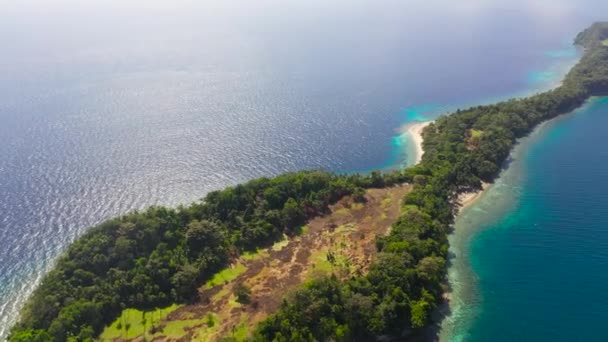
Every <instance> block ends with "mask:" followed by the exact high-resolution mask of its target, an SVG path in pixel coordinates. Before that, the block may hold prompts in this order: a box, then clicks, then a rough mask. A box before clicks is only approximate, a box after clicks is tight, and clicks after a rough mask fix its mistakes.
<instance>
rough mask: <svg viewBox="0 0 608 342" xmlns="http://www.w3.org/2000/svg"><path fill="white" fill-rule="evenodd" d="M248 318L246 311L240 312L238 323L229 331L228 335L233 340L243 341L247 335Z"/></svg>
mask: <svg viewBox="0 0 608 342" xmlns="http://www.w3.org/2000/svg"><path fill="white" fill-rule="evenodd" d="M248 319H249V315H248V314H246V313H242V314H241V317H240V322H239V325H237V326H236V327H234V328H233V329H232V331H231V333H230V337H231V338H233V339H234V340H235V341H238V342H240V341H245V340H247V337H248V336H249V327H248V326H247V320H248Z"/></svg>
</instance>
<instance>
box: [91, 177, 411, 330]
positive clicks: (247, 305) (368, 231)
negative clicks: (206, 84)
mask: <svg viewBox="0 0 608 342" xmlns="http://www.w3.org/2000/svg"><path fill="white" fill-rule="evenodd" d="M410 189H411V185H397V186H392V187H385V188H382V189H369V190H367V191H366V193H365V196H364V199H365V200H364V201H355V200H354V199H353V198H352V197H351V196H346V197H344V198H342V199H341V200H340V201H338V202H337V203H336V204H333V205H330V212H329V213H327V214H324V215H322V216H318V217H315V218H313V219H312V220H309V221H308V222H307V223H306V225H305V226H304V227H302V229H301V230H300V231H299V232H298V234H296V235H294V236H292V237H289V238H286V239H284V240H282V241H279V242H276V243H275V244H274V245H272V246H270V247H267V248H261V249H258V250H257V251H255V252H252V253H246V254H243V255H241V256H240V257H239V258H238V259H236V260H235V261H234V262H233V263H232V265H230V267H229V268H227V269H225V270H223V271H222V272H219V273H216V274H215V275H214V277H213V278H212V279H210V280H209V281H207V283H206V284H204V285H203V286H202V287H201V288H199V299H198V300H196V301H194V302H193V303H190V304H187V305H182V306H179V307H176V306H172V307H169V308H167V309H157V310H150V311H148V312H138V311H137V310H134V309H126V310H124V311H123V313H122V314H121V317H119V318H118V319H116V321H114V322H113V323H112V324H111V325H110V326H109V327H108V328H106V329H105V330H104V332H103V333H102V334H101V336H100V339H101V340H103V341H127V340H141V339H148V340H188V341H214V340H219V339H221V338H222V337H229V338H234V339H236V340H242V339H244V338H245V337H247V336H248V335H249V334H250V333H251V331H252V330H253V329H254V328H255V325H256V324H257V323H258V322H259V321H261V320H263V319H265V318H266V317H267V316H268V315H269V314H272V313H274V312H275V311H276V310H277V309H278V308H279V306H280V305H281V303H282V301H283V298H284V296H285V295H287V294H288V293H289V292H290V291H292V290H293V289H294V288H297V287H298V286H299V285H302V284H303V283H305V282H307V281H309V280H311V279H315V278H318V277H323V276H327V275H332V274H333V275H336V277H338V278H339V279H348V278H350V277H351V276H353V275H360V274H364V273H366V272H367V269H368V268H369V266H370V263H371V260H372V259H373V258H374V256H375V255H376V244H375V242H376V237H377V236H383V235H385V234H386V233H387V231H388V228H389V227H390V226H391V224H392V223H394V222H395V221H396V220H397V219H398V218H399V216H400V212H401V199H402V198H403V196H404V195H405V194H406V193H407V192H408V191H409V190H410ZM142 317H145V318H147V319H145V320H142Z"/></svg>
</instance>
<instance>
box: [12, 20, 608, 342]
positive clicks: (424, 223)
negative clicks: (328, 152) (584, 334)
mask: <svg viewBox="0 0 608 342" xmlns="http://www.w3.org/2000/svg"><path fill="white" fill-rule="evenodd" d="M607 39H608V23H595V24H593V25H592V26H591V27H590V28H588V29H587V30H585V31H583V32H581V33H580V34H579V35H578V36H577V37H576V40H575V43H576V44H577V45H580V46H582V47H583V48H584V49H585V53H584V55H583V57H582V58H581V60H580V61H579V63H578V64H577V65H576V66H575V67H573V69H572V70H571V71H570V72H569V73H568V74H567V75H566V77H565V79H564V80H563V82H562V84H561V85H560V86H559V87H557V88H555V89H553V90H551V91H548V92H545V93H541V94H537V95H534V96H531V97H528V98H523V99H512V100H509V101H505V102H501V103H497V104H494V105H487V106H478V107H473V108H470V109H467V110H458V111H456V112H455V113H452V114H450V115H445V116H442V117H440V118H439V119H437V120H436V121H435V122H434V123H432V124H430V125H428V126H427V127H425V128H424V129H423V131H422V137H423V142H422V147H423V150H424V155H423V156H422V158H421V160H420V163H418V164H417V165H415V166H412V167H410V168H407V169H404V170H396V171H392V172H387V173H380V172H372V173H371V174H369V175H336V174H331V173H327V172H323V171H303V172H297V173H288V174H284V175H280V176H278V177H275V178H272V179H269V178H261V179H256V180H253V181H250V182H248V183H246V184H243V185H237V186H234V187H230V188H227V189H225V190H222V191H215V192H212V193H209V194H208V195H207V196H206V197H205V198H204V199H203V200H202V201H201V202H199V203H194V204H192V205H190V206H188V207H178V208H176V209H171V208H164V207H153V208H150V209H148V210H146V211H144V212H135V213H131V214H128V215H124V216H122V217H119V218H114V219H111V220H108V221H107V222H105V223H103V224H101V225H99V226H97V227H93V228H91V229H90V230H89V231H88V232H87V233H86V234H84V235H83V236H82V237H81V238H80V239H78V240H77V241H76V242H75V243H74V244H73V245H72V246H70V247H69V248H68V250H67V251H66V252H65V253H64V255H63V256H62V257H61V258H59V260H58V261H57V263H56V266H55V268H54V269H53V270H52V271H51V272H50V273H49V274H48V275H46V276H45V278H44V279H43V280H42V282H41V283H40V285H39V287H38V288H37V289H36V291H35V292H34V294H33V295H32V296H31V298H30V299H29V301H28V303H27V304H26V305H25V307H24V309H23V310H22V312H21V317H20V321H19V322H18V323H17V325H16V326H15V327H13V329H12V331H11V334H10V336H9V340H10V341H92V340H96V339H102V340H135V339H137V340H148V339H149V340H152V339H158V340H180V339H182V340H203V341H204V340H253V341H273V340H276V341H310V340H318V341H324V340H370V339H371V340H373V339H376V338H379V337H387V336H397V337H405V338H407V337H415V336H417V335H419V334H420V333H421V332H422V331H423V330H424V328H425V327H428V326H429V325H432V324H433V321H432V319H431V313H432V312H433V311H434V310H435V309H436V308H437V307H438V305H439V304H440V303H441V302H442V301H443V300H444V299H443V294H444V292H445V291H446V284H445V274H446V269H447V262H448V240H447V236H448V234H449V232H450V226H451V224H452V223H453V221H454V217H455V215H456V214H457V210H458V207H459V205H460V203H459V197H460V195H461V194H463V193H470V192H475V191H479V190H481V189H482V184H483V183H491V182H492V181H493V180H494V179H495V178H496V177H497V176H498V174H499V172H500V170H501V168H502V166H503V165H504V163H505V161H506V160H507V158H508V156H509V153H510V151H511V149H512V148H513V146H514V145H515V143H516V141H517V139H518V138H520V137H523V136H525V135H526V134H528V133H529V132H530V131H531V130H532V129H533V128H534V127H536V126H537V125H538V124H539V123H541V122H543V121H546V120H549V119H551V118H554V117H556V116H558V115H561V114H565V113H568V112H571V111H572V110H574V109H575V108H577V107H579V106H581V105H582V104H583V103H584V102H585V101H586V100H588V99H589V98H590V97H592V96H602V95H606V94H607V93H608V46H607V44H606V41H607Z"/></svg>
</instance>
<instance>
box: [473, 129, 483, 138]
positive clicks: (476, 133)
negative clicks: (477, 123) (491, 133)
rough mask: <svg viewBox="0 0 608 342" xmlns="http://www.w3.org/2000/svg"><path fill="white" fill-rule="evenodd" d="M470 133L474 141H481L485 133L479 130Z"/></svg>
mask: <svg viewBox="0 0 608 342" xmlns="http://www.w3.org/2000/svg"><path fill="white" fill-rule="evenodd" d="M470 132H471V138H472V139H479V138H481V136H482V135H483V131H480V130H478V129H471V130H470Z"/></svg>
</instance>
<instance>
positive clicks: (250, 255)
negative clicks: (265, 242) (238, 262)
mask: <svg viewBox="0 0 608 342" xmlns="http://www.w3.org/2000/svg"><path fill="white" fill-rule="evenodd" d="M268 256H269V254H268V251H266V250H263V249H258V250H257V251H255V252H245V253H243V254H242V255H241V259H243V260H246V261H254V260H258V259H261V258H265V257H268Z"/></svg>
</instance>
